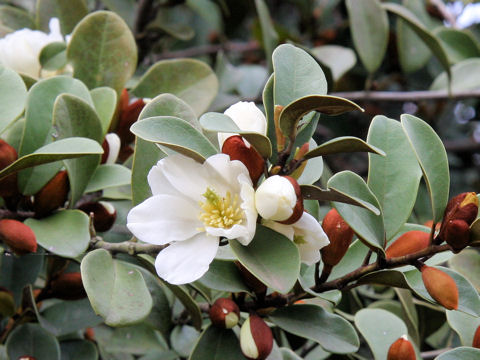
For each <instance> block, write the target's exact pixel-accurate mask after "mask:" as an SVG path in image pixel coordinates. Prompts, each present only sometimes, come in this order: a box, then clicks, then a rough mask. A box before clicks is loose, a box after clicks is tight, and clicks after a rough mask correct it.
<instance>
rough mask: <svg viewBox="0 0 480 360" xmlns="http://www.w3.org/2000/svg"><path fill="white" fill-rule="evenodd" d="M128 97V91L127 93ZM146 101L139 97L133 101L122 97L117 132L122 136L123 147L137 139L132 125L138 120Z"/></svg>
mask: <svg viewBox="0 0 480 360" xmlns="http://www.w3.org/2000/svg"><path fill="white" fill-rule="evenodd" d="M127 99H128V93H127ZM144 106H145V102H144V101H143V99H138V100H135V101H133V102H132V103H128V101H127V102H125V98H122V101H121V108H120V119H119V122H118V127H117V134H118V136H119V137H120V140H121V143H122V147H123V146H126V145H128V144H130V143H131V142H133V140H135V135H134V134H133V133H132V132H131V131H130V127H131V126H132V125H133V123H134V122H135V121H137V119H138V116H139V115H140V113H141V112H142V109H143V107H144Z"/></svg>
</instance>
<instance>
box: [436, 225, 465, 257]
mask: <svg viewBox="0 0 480 360" xmlns="http://www.w3.org/2000/svg"><path fill="white" fill-rule="evenodd" d="M442 236H443V238H444V239H445V241H446V242H447V244H448V245H450V246H451V247H452V249H453V251H454V252H459V251H461V250H462V249H464V248H465V247H466V246H467V245H468V243H469V242H470V226H469V225H468V223H467V222H466V221H463V220H450V221H448V223H447V224H446V226H445V227H444V232H443V234H442Z"/></svg>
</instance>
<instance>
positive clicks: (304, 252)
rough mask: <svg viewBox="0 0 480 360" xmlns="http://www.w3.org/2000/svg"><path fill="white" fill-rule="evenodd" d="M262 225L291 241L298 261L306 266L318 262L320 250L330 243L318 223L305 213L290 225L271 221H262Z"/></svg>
mask: <svg viewBox="0 0 480 360" xmlns="http://www.w3.org/2000/svg"><path fill="white" fill-rule="evenodd" d="M262 223H263V225H265V226H266V227H269V228H270V229H272V230H275V231H276V232H279V233H280V234H282V235H285V236H286V237H287V238H289V239H290V240H292V241H293V242H294V243H295V244H296V245H297V247H298V250H299V252H300V259H301V260H302V262H304V263H305V264H307V265H313V264H315V263H316V262H318V261H319V260H320V249H321V248H323V247H324V246H327V245H328V244H329V243H330V241H329V240H328V237H327V235H326V234H325V232H324V231H323V229H322V227H321V226H320V224H319V223H318V221H317V220H316V219H315V218H314V217H313V216H312V215H310V214H308V213H306V212H304V213H303V215H302V217H301V218H300V220H298V221H297V222H296V223H293V224H292V225H284V224H280V223H278V222H276V221H271V220H263V222H262Z"/></svg>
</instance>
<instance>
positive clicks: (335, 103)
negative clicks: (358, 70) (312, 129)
mask: <svg viewBox="0 0 480 360" xmlns="http://www.w3.org/2000/svg"><path fill="white" fill-rule="evenodd" d="M353 110H360V111H363V109H362V108H361V107H360V106H358V105H357V104H355V103H354V102H352V101H350V100H347V99H344V98H341V97H337V96H328V95H310V96H304V97H302V98H299V99H294V100H292V102H291V103H289V104H288V105H287V106H285V108H284V109H283V110H282V112H281V113H280V120H279V122H280V129H281V130H282V132H283V134H284V135H285V136H288V137H290V136H292V137H293V136H295V135H296V131H297V126H298V122H299V121H300V119H301V118H302V117H303V116H304V115H306V114H308V113H309V112H310V111H318V112H320V113H323V114H327V115H340V114H343V113H345V112H347V111H353Z"/></svg>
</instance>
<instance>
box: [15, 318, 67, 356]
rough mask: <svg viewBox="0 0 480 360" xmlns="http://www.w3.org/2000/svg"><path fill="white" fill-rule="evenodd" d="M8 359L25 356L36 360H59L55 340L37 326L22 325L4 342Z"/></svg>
mask: <svg viewBox="0 0 480 360" xmlns="http://www.w3.org/2000/svg"><path fill="white" fill-rule="evenodd" d="M6 347H7V354H8V357H9V358H10V359H19V358H21V357H22V356H24V355H25V354H28V355H30V356H33V357H34V358H35V359H36V360H60V346H59V344H58V341H57V339H56V338H55V337H54V336H53V335H51V334H49V333H48V332H47V331H46V330H44V329H42V327H41V326H40V325H38V324H33V323H27V324H22V325H20V326H18V327H17V328H15V330H13V331H12V333H11V334H10V336H9V337H8V339H7V342H6Z"/></svg>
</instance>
